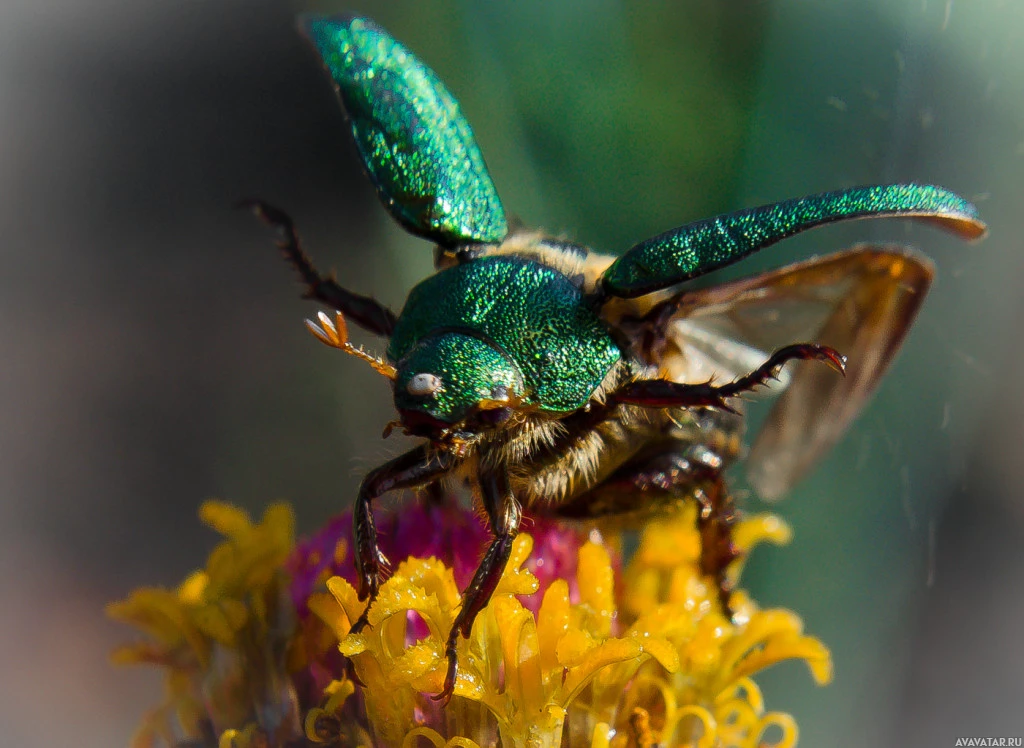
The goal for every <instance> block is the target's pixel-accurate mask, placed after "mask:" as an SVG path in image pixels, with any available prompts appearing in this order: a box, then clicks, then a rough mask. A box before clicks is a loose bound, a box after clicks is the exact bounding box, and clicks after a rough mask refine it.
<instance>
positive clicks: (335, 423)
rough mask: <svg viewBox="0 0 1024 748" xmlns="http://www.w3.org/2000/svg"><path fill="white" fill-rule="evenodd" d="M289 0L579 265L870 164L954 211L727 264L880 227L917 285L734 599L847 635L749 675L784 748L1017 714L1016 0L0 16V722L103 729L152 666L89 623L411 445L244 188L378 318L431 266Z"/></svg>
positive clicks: (820, 631)
mask: <svg viewBox="0 0 1024 748" xmlns="http://www.w3.org/2000/svg"><path fill="white" fill-rule="evenodd" d="M299 10H319V11H328V10H359V11H365V12H367V13H368V14H370V15H373V16H374V17H375V18H377V19H378V20H379V21H380V22H381V23H382V24H383V25H385V26H386V27H387V28H389V29H390V30H391V31H392V32H393V33H394V34H395V35H396V36H397V37H398V38H400V39H401V40H403V41H404V42H405V43H406V44H407V45H408V46H409V47H411V48H412V49H413V50H415V51H416V52H417V53H418V54H419V55H420V56H421V57H422V58H424V59H425V60H426V61H427V62H428V63H429V64H430V65H431V66H432V67H434V69H435V70H436V71H437V72H438V73H439V74H440V75H441V77H442V78H443V79H444V80H445V81H447V83H448V84H449V86H450V87H451V89H452V90H453V92H454V93H455V94H456V96H457V97H458V98H459V99H460V100H461V101H462V103H463V107H464V110H465V111H466V113H467V115H468V117H469V119H470V121H471V122H472V124H473V126H474V128H475V130H476V133H477V136H478V139H479V141H480V144H481V147H482V149H483V151H484V154H485V156H486V158H487V161H488V164H489V166H490V168H491V171H492V174H493V176H494V179H495V182H496V183H497V186H498V189H499V191H500V192H501V194H502V196H503V199H504V202H505V205H506V207H507V208H508V209H509V210H510V211H511V212H513V213H515V214H517V215H518V216H519V217H521V218H522V220H523V221H524V222H526V223H527V224H530V225H539V226H543V227H545V228H547V229H549V230H551V231H553V232H555V233H559V234H563V235H565V236H568V237H570V238H573V239H576V240H579V241H583V242H586V243H589V244H591V245H593V246H595V247H596V248H598V249H600V250H603V251H612V252H614V251H621V250H622V249H624V248H625V247H628V246H629V245H630V244H632V243H633V242H635V241H637V240H640V239H642V238H646V237H647V236H650V235H653V234H655V233H658V232H660V231H663V230H665V229H668V228H670V227H672V226H676V225H679V224H681V223H684V222H686V221H689V220H692V219H696V218H701V217H705V216H707V215H710V214H712V213H715V212H719V211H724V210H729V209H733V208H737V207H743V206H749V205H753V204H756V203H758V202H762V201H768V200H775V199H782V198H786V197H792V196H797V195H803V194H809V193H812V192H816V191H820V190H826V189H834V188H838V187H844V186H850V185H853V184H859V183H872V182H887V181H899V180H914V181H924V182H934V183H938V184H942V185H945V186H947V187H950V188H953V189H955V190H957V191H959V192H961V193H962V194H964V195H966V196H968V197H970V198H972V199H974V200H976V201H977V204H978V206H979V208H980V209H981V211H982V213H983V215H984V217H985V218H986V220H987V221H988V222H989V224H990V227H991V230H992V233H991V236H990V237H989V239H988V240H986V241H985V242H984V243H982V244H979V245H971V246H968V245H963V244H961V243H959V242H957V241H955V240H952V239H950V238H948V237H946V236H943V235H941V234H940V233H938V232H936V231H934V230H932V229H928V228H921V227H911V226H907V225H905V224H903V223H900V222H881V223H857V224H852V225H846V226H837V227H833V228H829V229H823V230H820V231H816V232H812V233H811V234H809V235H805V236H802V237H799V238H797V239H794V240H792V241H789V242H786V243H785V244H783V245H780V246H778V247H776V248H773V249H771V250H770V251H767V252H765V253H763V254H762V255H760V256H758V257H755V258H753V259H752V260H750V261H749V262H747V263H744V264H743V265H742V266H741V267H740V268H738V269H735V270H734V271H733V272H732V274H733V275H735V274H737V273H742V274H747V273H750V272H753V271H756V270H758V269H762V268H768V267H774V266H778V265H781V264H783V263H784V262H787V261H790V260H794V259H797V258H801V257H806V256H809V255H810V254H813V253H815V252H825V251H831V250H834V249H838V248H841V247H844V246H848V245H849V244H852V243H854V242H856V241H864V240H871V241H875V240H877V241H887V240H898V241H904V242H908V243H912V244H914V245H916V246H918V247H920V248H922V249H924V250H925V251H926V252H927V253H928V254H929V255H930V256H931V257H933V258H934V259H935V260H936V262H937V264H938V267H939V275H938V281H937V283H936V285H935V287H934V290H933V293H932V296H931V297H930V299H929V301H928V303H927V304H926V306H925V309H924V311H923V314H922V316H921V319H920V321H919V323H918V325H917V326H916V328H915V330H914V332H913V334H912V335H911V336H910V338H909V340H908V343H907V345H906V347H905V349H904V351H903V354H902V355H901V356H900V358H899V360H898V361H897V363H896V365H895V366H894V367H893V370H892V373H891V375H890V376H889V377H888V378H887V380H886V381H885V384H884V386H883V387H882V389H881V391H880V392H879V394H878V396H877V397H876V398H875V400H874V401H873V403H872V405H871V406H870V407H869V408H868V410H867V411H866V412H865V414H864V415H863V417H862V418H861V419H860V421H859V422H858V424H857V425H856V427H855V428H854V429H853V431H852V432H851V434H850V435H849V437H848V438H847V439H846V441H845V442H844V443H843V444H842V446H841V447H840V448H839V449H837V450H836V451H835V452H834V453H833V455H832V456H831V457H830V458H829V459H828V460H827V461H826V462H825V463H824V464H823V465H822V466H821V468H820V469H819V470H818V471H817V472H816V473H815V474H814V475H813V476H812V477H811V478H810V479H809V480H807V481H806V482H804V483H803V484H802V485H801V486H800V488H799V490H798V491H796V492H795V493H794V495H793V496H791V497H790V498H789V499H788V500H787V501H786V502H784V503H783V504H781V505H780V506H779V508H778V509H779V511H780V512H781V513H782V515H783V516H785V517H786V518H787V519H788V520H789V521H790V522H791V523H792V524H793V525H794V527H795V530H796V537H795V540H794V542H793V543H792V544H791V545H790V546H789V547H787V548H782V549H765V550H762V551H760V552H758V554H757V555H756V556H755V558H754V561H753V562H752V564H751V566H750V569H749V572H748V575H747V583H748V585H749V586H750V587H752V589H753V592H754V594H755V597H757V598H758V599H760V600H761V602H762V603H763V604H764V605H785V606H787V607H791V608H793V609H795V610H796V611H798V612H799V613H800V614H801V615H802V616H803V617H804V619H805V622H806V626H807V629H808V631H809V632H811V633H813V634H815V635H817V636H819V637H821V638H822V639H823V640H824V641H825V642H826V643H827V644H828V645H829V646H830V647H831V649H832V652H833V654H834V656H835V662H836V680H835V682H834V683H833V685H831V686H830V687H828V688H824V689H819V688H817V687H815V686H814V685H813V684H812V682H811V680H810V678H809V677H808V676H807V674H806V672H805V671H804V670H803V668H802V667H799V666H795V665H794V666H783V667H780V668H778V669H777V670H775V671H773V672H771V673H770V674H768V675H767V677H765V678H763V679H762V683H763V684H764V686H765V689H766V697H767V702H768V707H769V708H770V709H781V710H783V711H790V712H793V713H794V714H795V715H796V716H797V718H798V721H799V723H800V725H801V729H802V735H803V740H802V741H801V744H802V745H805V746H848V747H851V748H852V747H854V746H864V745H877V746H888V745H901V746H902V745H910V746H943V745H950V746H952V745H954V743H955V739H956V737H958V736H974V735H981V736H1003V735H1005V736H1020V735H1022V734H1024V716H1022V714H1021V711H1020V705H1021V703H1024V685H1022V682H1021V673H1022V672H1024V643H1022V641H1021V639H1020V637H1019V635H1018V632H1019V631H1020V630H1021V628H1022V620H1024V587H1022V584H1021V582H1022V579H1024V575H1022V572H1024V542H1022V541H1024V496H1022V495H1021V486H1022V481H1024V449H1022V447H1021V443H1022V438H1024V427H1022V423H1024V387H1022V386H1021V371H1022V368H1024V359H1022V355H1021V351H1020V347H1019V343H1020V339H1021V335H1020V330H1021V327H1022V325H1024V306H1022V302H1021V294H1020V292H1019V289H1020V286H1021V280H1022V259H1021V253H1020V248H1021V232H1022V228H1024V220H1022V219H1024V215H1022V214H1024V204H1022V198H1021V195H1022V194H1024V4H1021V3H1019V2H1015V1H1014V0H1003V1H999V0H972V1H971V2H963V1H962V2H957V3H954V2H953V1H952V0H946V1H944V2H943V1H940V0H857V1H856V2H839V1H838V0H837V1H835V2H826V1H824V0H823V1H820V2H811V1H810V0H808V1H805V2H797V1H796V0H789V1H785V2H783V1H780V2H752V1H742V0H736V1H734V2H729V3H712V2H680V3H636V4H626V3H616V2H610V1H607V0H605V1H600V0H594V1H592V2H575V3H559V4H556V3H544V2H540V0H527V1H526V2H519V3H488V4H479V3H470V2H465V1H463V2H459V1H458V0H448V1H447V2H414V1H413V0H409V1H408V2H395V3H379V4H375V3H368V2H351V3H346V4H344V5H342V4H340V3H335V2H332V3H327V2H319V3H313V2H310V3H307V4H300V3H294V4H289V3H284V2H267V1H265V0H262V1H261V0H249V1H248V2H243V1H242V0H209V1H208V2H171V1H170V0H135V1H134V2H126V1H125V0H4V1H3V2H2V3H0V185H2V189H0V195H2V199H0V223H2V226H3V236H4V245H3V246H4V253H3V257H4V270H3V272H2V273H0V305H2V314H0V345H2V353H3V364H2V366H0V402H2V405H0V408H2V409H0V413H2V420H0V440H2V442H0V443H2V448H0V497H2V499H0V562H2V570H3V571H2V574H0V663H2V667H0V685H2V689H3V698H2V699H0V730H2V733H0V734H2V735H3V737H2V739H0V743H2V744H4V745H12V746H13V745H17V746H57V745H75V746H118V745H124V744H125V743H126V742H127V740H128V738H129V736H130V734H131V733H132V731H133V729H134V727H135V725H136V723H137V721H138V719H139V717H140V716H141V714H142V712H143V711H144V710H145V709H146V708H147V707H149V706H150V705H152V704H154V703H156V701H157V700H158V699H159V697H160V685H159V678H158V676H157V674H156V673H155V672H148V671H146V670H143V669H134V670H131V669H128V670H115V669H113V668H112V667H111V666H109V665H108V664H107V660H106V657H107V651H108V650H109V649H110V648H111V647H113V646H114V645H115V644H117V643H118V642H120V641H122V640H124V639H125V638H127V637H130V636H132V632H129V631H127V630H125V629H123V628H120V627H118V626H116V625H114V624H111V623H108V622H107V621H106V620H104V618H103V615H102V606H103V604H104V602H106V601H107V600H110V599H113V598H118V597H121V596H123V595H125V594H126V593H127V592H128V590H129V589H130V588H132V587H133V586H136V585H140V584H151V583H162V584H168V585H172V584H175V583H176V582H177V581H178V580H180V579H181V578H182V577H183V576H184V575H185V574H186V573H187V572H188V571H189V570H190V569H191V568H193V567H194V566H195V565H196V564H198V563H199V562H200V561H201V560H202V559H203V557H204V555H205V553H206V552H207V551H208V550H209V548H210V547H211V546H212V544H213V543H214V542H215V538H214V536H213V534H212V533H211V532H209V531H206V530H204V529H203V528H201V527H200V525H199V523H198V520H197V519H196V509H197V507H198V505H199V503H200V501H202V500H203V499H205V498H208V497H214V496H215V497H222V498H230V499H231V500H233V501H235V502H238V503H239V504H242V505H244V506H246V507H249V508H251V509H252V510H254V511H257V512H258V511H261V510H262V508H263V507H264V506H265V505H266V504H267V503H269V502H270V501H272V500H276V499H281V498H285V499H288V500H290V501H292V502H294V504H295V505H296V507H297V510H298V512H299V515H300V524H301V527H302V528H304V529H310V528H312V527H315V526H316V525H317V524H318V523H319V522H322V521H323V520H324V519H325V518H326V517H327V516H329V515H330V514H331V513H333V512H335V511H337V510H338V509H339V508H340V507H341V506H343V504H344V503H346V502H347V501H348V500H349V499H350V497H351V496H352V495H353V494H354V491H355V488H356V485H357V483H358V480H359V477H360V475H361V474H362V473H363V472H364V471H365V470H366V469H368V467H370V466H371V465H373V464H375V463H378V462H380V461H381V460H382V459H383V458H384V457H385V456H387V455H389V454H392V453H393V452H395V451H397V450H398V449H400V448H401V446H402V445H401V444H400V443H399V441H398V440H392V441H389V442H387V443H385V442H382V441H380V439H379V434H380V430H381V427H382V426H383V424H384V423H385V422H386V421H387V420H389V419H390V418H391V409H390V396H389V392H388V389H387V387H386V386H385V385H384V384H383V383H382V382H381V381H380V378H379V377H378V376H377V375H375V374H373V372H371V371H370V370H369V369H368V368H367V367H365V366H362V365H359V364H357V363H354V362H352V361H351V360H348V359H346V358H345V357H343V356H339V355H337V354H336V353H334V352H332V351H330V350H328V349H326V348H324V347H322V346H320V345H318V344H316V343H315V341H313V340H312V338H311V337H310V336H309V335H308V334H307V333H306V332H304V330H303V328H302V324H301V322H302V319H303V317H304V316H306V315H308V314H310V312H311V311H313V308H312V307H311V306H309V305H308V304H307V303H304V302H302V301H301V300H299V299H298V298H297V285H296V284H295V282H294V281H293V278H292V276H291V274H290V272H289V271H288V269H287V268H286V267H285V266H284V264H283V263H282V262H281V261H280V260H279V258H278V256H277V253H276V252H275V251H274V249H273V246H272V244H271V242H270V236H269V235H268V233H267V232H266V231H265V230H264V229H263V228H262V227H261V226H259V225H257V224H256V223H255V221H254V220H252V219H251V218H250V217H249V216H248V215H246V214H242V213H238V212H236V211H233V210H232V208H231V206H232V204H233V203H234V202H236V201H237V200H238V199H240V198H243V197H248V196H258V197H262V198H265V199H267V200H269V201H272V202H274V203H277V204H280V205H281V206H283V207H286V208H287V209H289V210H290V211H291V212H292V213H293V214H294V216H295V218H296V220H297V222H298V223H299V226H300V227H301V229H302V231H303V233H304V236H305V239H306V241H307V244H308V246H309V248H310V249H311V251H312V252H313V254H314V256H315V257H316V258H317V260H318V261H319V262H320V264H321V265H323V266H324V267H330V266H334V267H335V268H337V270H338V273H339V276H340V277H341V278H342V279H343V281H344V282H345V283H346V285H349V286H350V287H352V288H353V289H355V290H358V291H362V292H364V293H372V294H374V295H376V296H377V297H379V298H381V299H383V300H385V301H387V302H389V303H390V304H391V305H392V306H393V307H395V308H399V307H400V306H401V303H402V300H403V298H404V295H405V293H406V292H407V290H408V289H409V288H410V286H411V285H412V284H413V283H415V282H416V280H418V279H420V278H422V277H423V276H425V275H426V274H427V273H428V272H429V271H430V251H429V247H428V246H427V245H426V244H425V243H424V242H421V241H419V240H415V239H411V238H409V237H407V236H406V235H404V234H403V233H402V232H401V231H399V230H398V229H397V228H396V227H395V226H394V225H392V224H391V223H390V222H389V220H388V218H387V217H386V214H385V212H384V211H383V210H382V209H380V207H379V206H378V205H377V203H376V199H375V196H374V195H373V193H372V191H371V189H370V188H369V186H368V185H367V183H366V182H365V180H364V179H363V177H362V176H361V174H360V172H359V169H358V166H357V164H356V162H355V159H354V157H353V154H352V150H351V148H350V146H349V144H348V141H347V138H346V137H345V134H344V130H343V126H342V119H341V115H340V113H339V111H338V109H337V106H336V104H335V101H334V98H333V94H332V92H331V90H330V87H329V85H328V84H327V82H326V81H325V79H324V78H323V76H322V75H321V73H320V70H319V66H318V63H317V61H316V59H315V58H314V56H313V54H312V53H311V52H310V51H308V50H307V49H306V48H305V46H304V44H303V43H302V42H301V41H300V39H299V38H298V36H297V35H296V34H295V33H294V30H293V16H294V14H295V13H296V12H297V11H299ZM364 342H368V343H372V342H373V341H370V340H366V341H364ZM755 508H756V507H755Z"/></svg>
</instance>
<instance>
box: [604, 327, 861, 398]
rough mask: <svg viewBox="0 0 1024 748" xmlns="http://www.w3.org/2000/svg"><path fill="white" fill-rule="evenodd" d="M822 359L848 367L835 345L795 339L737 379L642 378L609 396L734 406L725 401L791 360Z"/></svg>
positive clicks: (770, 376)
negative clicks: (714, 381) (689, 381)
mask: <svg viewBox="0 0 1024 748" xmlns="http://www.w3.org/2000/svg"><path fill="white" fill-rule="evenodd" d="M795 360H803V361H821V362H823V363H825V364H827V365H828V366H831V367H832V368H833V369H835V370H836V371H838V372H839V373H843V372H845V370H846V357H845V356H843V355H842V354H841V353H839V352H838V351H837V350H835V349H834V348H830V347H829V346H827V345H817V344H815V343H796V344H794V345H787V346H786V347H785V348H780V349H779V350H777V351H775V353H773V354H772V355H771V356H770V357H769V358H768V360H767V361H765V362H764V363H763V364H761V365H760V366H759V367H757V368H756V369H755V370H754V371H752V372H750V373H749V374H747V375H746V376H742V377H740V378H739V379H737V380H736V381H734V382H730V383H729V384H723V385H714V384H711V382H703V383H700V384H686V383H683V382H673V381H672V380H669V379H641V380H637V381H634V382H630V383H629V384H626V385H623V386H622V387H620V388H619V389H617V390H615V391H614V392H613V393H612V394H611V395H610V396H609V398H608V402H609V403H610V404H615V403H630V404H633V405H641V406H644V407H648V408H697V407H712V408H720V409H722V410H730V411H731V410H733V409H732V408H731V407H729V404H728V403H727V402H726V399H727V398H730V397H736V396H738V395H742V394H744V393H746V392H750V391H751V390H753V389H755V388H757V387H759V386H761V385H765V384H767V383H768V380H769V379H773V378H774V377H775V376H776V374H777V373H778V370H779V369H780V368H781V367H782V366H783V365H785V364H786V363H787V362H789V361H795Z"/></svg>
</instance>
